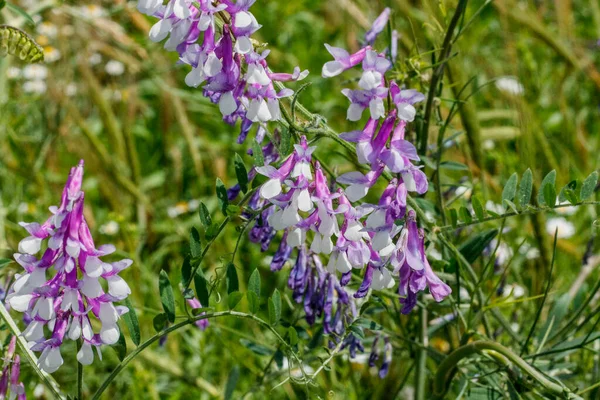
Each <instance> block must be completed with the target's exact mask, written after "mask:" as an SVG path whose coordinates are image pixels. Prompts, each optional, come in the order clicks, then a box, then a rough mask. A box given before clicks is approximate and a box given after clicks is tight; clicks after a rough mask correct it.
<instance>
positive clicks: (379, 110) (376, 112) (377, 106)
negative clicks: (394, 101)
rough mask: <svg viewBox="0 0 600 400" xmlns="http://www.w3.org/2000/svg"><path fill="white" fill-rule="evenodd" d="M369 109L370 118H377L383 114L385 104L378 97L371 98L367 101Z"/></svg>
mask: <svg viewBox="0 0 600 400" xmlns="http://www.w3.org/2000/svg"><path fill="white" fill-rule="evenodd" d="M369 110H370V111H371V118H373V119H379V118H381V117H383V116H384V115H385V106H384V105H383V100H382V99H380V98H376V99H373V100H371V101H370V102H369Z"/></svg>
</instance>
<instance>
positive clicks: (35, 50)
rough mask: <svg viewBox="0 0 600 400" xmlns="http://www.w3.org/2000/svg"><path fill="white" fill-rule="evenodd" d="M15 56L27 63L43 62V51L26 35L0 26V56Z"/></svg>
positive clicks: (13, 28)
mask: <svg viewBox="0 0 600 400" xmlns="http://www.w3.org/2000/svg"><path fill="white" fill-rule="evenodd" d="M7 54H10V55H13V56H17V57H19V58H20V59H21V60H22V61H25V62H27V63H36V62H40V61H43V60H44V50H43V49H42V47H41V46H40V45H39V44H37V43H36V42H35V40H33V39H32V38H31V37H30V36H29V35H28V34H26V33H25V32H23V31H22V30H20V29H17V28H15V27H12V26H8V25H0V56H1V57H5V56H6V55H7Z"/></svg>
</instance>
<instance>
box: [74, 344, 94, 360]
mask: <svg viewBox="0 0 600 400" xmlns="http://www.w3.org/2000/svg"><path fill="white" fill-rule="evenodd" d="M77 361H79V362H80V363H81V364H82V365H90V364H91V363H92V362H94V351H93V350H92V346H91V345H90V344H89V343H87V342H84V343H83V344H82V345H81V349H79V351H78V352H77Z"/></svg>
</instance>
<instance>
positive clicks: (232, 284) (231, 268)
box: [227, 263, 240, 293]
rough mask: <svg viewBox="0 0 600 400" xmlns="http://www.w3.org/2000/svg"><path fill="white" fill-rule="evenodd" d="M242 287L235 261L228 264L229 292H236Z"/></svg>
mask: <svg viewBox="0 0 600 400" xmlns="http://www.w3.org/2000/svg"><path fill="white" fill-rule="evenodd" d="M239 288H240V284H239V282H238V276H237V270H236V269H235V265H234V264H233V263H229V264H227V293H231V292H236V291H238V290H239Z"/></svg>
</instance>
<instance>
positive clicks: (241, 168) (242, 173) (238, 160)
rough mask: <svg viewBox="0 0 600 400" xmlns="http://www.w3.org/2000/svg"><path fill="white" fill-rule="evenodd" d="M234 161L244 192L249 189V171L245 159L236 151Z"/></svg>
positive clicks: (236, 173) (236, 174)
mask: <svg viewBox="0 0 600 400" xmlns="http://www.w3.org/2000/svg"><path fill="white" fill-rule="evenodd" d="M233 163H234V165H235V176H236V177H237V180H238V183H239V185H240V189H242V192H244V193H246V192H247V191H248V171H247V170H246V166H245V165H244V160H242V157H240V155H239V154H237V153H236V154H235V158H234V160H233Z"/></svg>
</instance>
